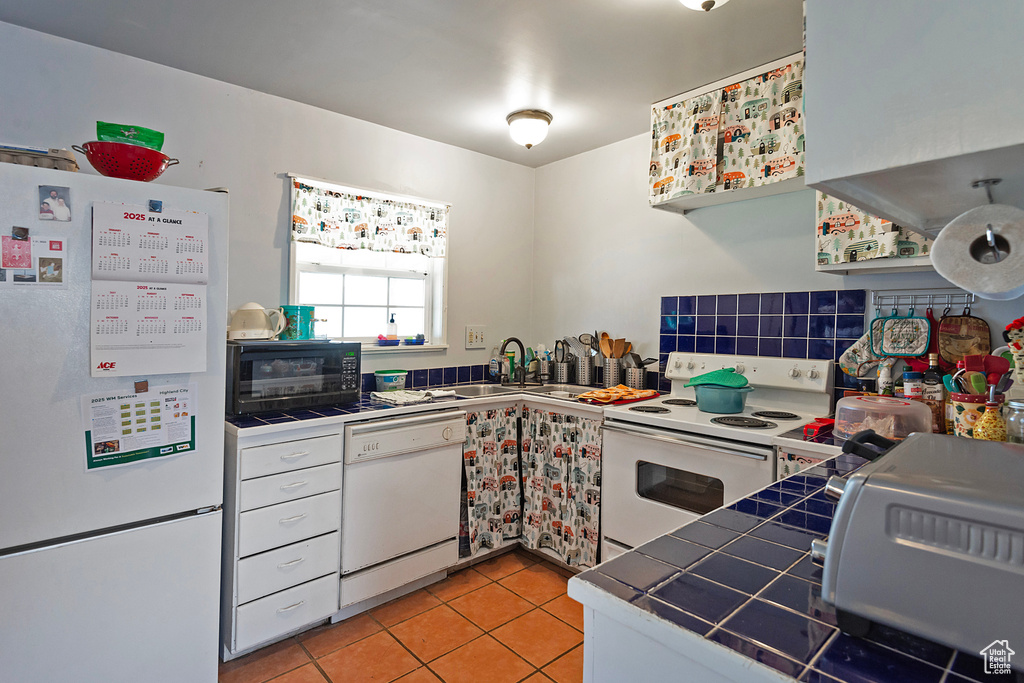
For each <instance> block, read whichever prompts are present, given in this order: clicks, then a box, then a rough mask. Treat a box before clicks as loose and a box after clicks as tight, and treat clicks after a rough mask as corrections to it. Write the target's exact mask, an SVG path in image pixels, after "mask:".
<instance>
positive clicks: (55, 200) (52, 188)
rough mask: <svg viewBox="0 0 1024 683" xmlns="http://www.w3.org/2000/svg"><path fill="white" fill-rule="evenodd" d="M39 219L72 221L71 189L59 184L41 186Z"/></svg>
mask: <svg viewBox="0 0 1024 683" xmlns="http://www.w3.org/2000/svg"><path fill="white" fill-rule="evenodd" d="M39 220H43V221H64V222H67V221H70V220H71V190H70V188H67V187H60V186H57V185H40V186H39Z"/></svg>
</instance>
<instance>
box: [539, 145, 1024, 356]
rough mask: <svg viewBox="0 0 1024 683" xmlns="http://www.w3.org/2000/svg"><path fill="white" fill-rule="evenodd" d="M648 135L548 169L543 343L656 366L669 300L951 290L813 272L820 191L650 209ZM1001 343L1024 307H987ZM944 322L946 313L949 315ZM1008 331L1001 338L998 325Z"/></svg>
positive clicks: (919, 280) (542, 238) (542, 231)
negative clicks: (612, 344)
mask: <svg viewBox="0 0 1024 683" xmlns="http://www.w3.org/2000/svg"><path fill="white" fill-rule="evenodd" d="M649 163H650V135H649V134H646V133H645V134H642V135H638V136H636V137H633V138H629V139H627V140H623V141H621V142H617V143H615V144H612V145H607V146H605V147H601V148H599V149H596V150H593V151H590V152H586V153H584V154H580V155H578V156H575V157H572V158H569V159H564V160H562V161H559V162H556V163H553V164H549V165H547V166H543V167H541V168H539V169H537V213H536V216H537V218H536V234H537V237H536V240H535V242H534V268H535V273H536V275H535V288H534V291H535V292H536V294H535V297H534V321H535V324H534V328H535V330H536V333H537V335H538V336H539V337H540V338H544V339H548V338H552V339H553V338H555V337H561V336H564V335H566V334H571V333H576V334H579V333H580V332H584V331H587V330H590V331H594V329H595V328H597V329H599V330H600V331H607V332H608V333H609V334H610V335H612V336H613V337H626V338H628V339H631V340H632V341H633V342H634V347H635V350H636V351H637V353H640V354H641V355H644V356H656V355H657V352H658V332H659V330H658V316H659V314H660V303H661V302H660V298H661V297H662V296H674V295H681V294H731V293H744V292H765V291H767V292H772V291H794V290H817V289H878V290H890V289H899V288H904V289H924V288H945V289H948V288H951V287H952V286H951V285H950V284H949V283H948V282H947V281H946V280H944V279H943V278H941V277H940V276H938V275H937V274H935V273H893V274H886V275H857V276H837V275H829V274H825V273H817V272H815V270H814V257H815V254H814V239H813V237H812V233H813V230H814V192H813V191H812V190H802V191H800V192H793V193H790V194H783V195H777V196H774V197H766V198H763V199H753V200H748V201H743V202H734V203H729V204H722V205H719V206H712V207H707V208H704V209H698V210H696V211H692V212H690V213H688V214H687V215H685V216H680V215H679V214H675V213H669V212H665V211H659V210H656V209H652V208H651V207H650V206H649V203H648V198H647V193H648V185H647V177H646V174H645V170H646V169H647V166H648V165H649ZM974 312H975V314H978V315H981V316H982V317H983V318H985V319H987V320H988V321H989V324H990V325H991V326H992V328H993V344H995V345H1001V344H1002V341H1000V339H1001V337H1000V335H999V332H1000V331H1001V330H1002V327H1003V326H1005V325H1006V323H1008V322H1009V321H1011V320H1013V319H1014V318H1016V317H1019V316H1020V315H1024V306H1022V305H1021V301H1020V300H1017V301H1013V302H981V303H979V304H978V305H977V306H976V307H975V309H974ZM937 313H941V310H940V311H938V312H937ZM997 323H998V328H997V326H996V324H997Z"/></svg>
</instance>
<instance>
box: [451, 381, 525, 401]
mask: <svg viewBox="0 0 1024 683" xmlns="http://www.w3.org/2000/svg"><path fill="white" fill-rule="evenodd" d="M453 390H454V391H455V394H456V395H458V396H462V397H464V398H473V397H476V396H493V395H495V394H512V393H515V392H517V391H519V387H505V386H502V385H500V384H470V385H467V386H464V387H454V388H453Z"/></svg>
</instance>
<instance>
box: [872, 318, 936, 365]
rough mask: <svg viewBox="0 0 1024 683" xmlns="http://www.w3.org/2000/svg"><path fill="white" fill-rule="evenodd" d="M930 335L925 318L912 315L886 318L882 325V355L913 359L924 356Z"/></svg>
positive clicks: (928, 325) (929, 326)
mask: <svg viewBox="0 0 1024 683" xmlns="http://www.w3.org/2000/svg"><path fill="white" fill-rule="evenodd" d="M911 313H913V311H911ZM930 334H931V325H930V324H929V323H928V319H927V318H922V317H920V316H913V315H910V316H907V317H906V318H888V319H886V321H885V322H884V323H883V324H882V345H881V351H882V355H884V356H897V357H913V356H920V355H922V354H925V353H927V352H928V338H929V335H930Z"/></svg>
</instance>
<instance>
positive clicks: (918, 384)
mask: <svg viewBox="0 0 1024 683" xmlns="http://www.w3.org/2000/svg"><path fill="white" fill-rule="evenodd" d="M923 393H924V373H923V372H911V371H909V370H908V371H907V372H904V373H903V396H904V397H906V398H921V395H922V394H923Z"/></svg>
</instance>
